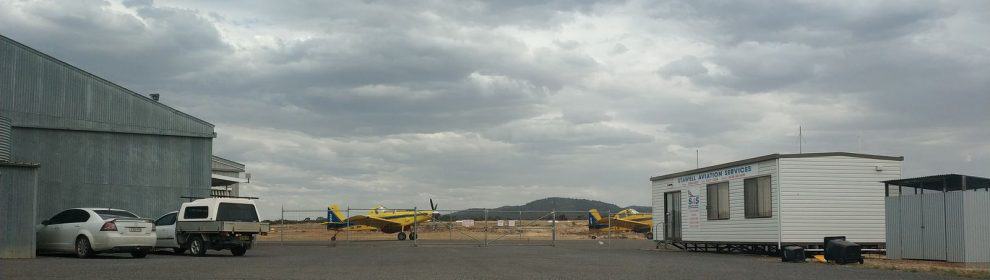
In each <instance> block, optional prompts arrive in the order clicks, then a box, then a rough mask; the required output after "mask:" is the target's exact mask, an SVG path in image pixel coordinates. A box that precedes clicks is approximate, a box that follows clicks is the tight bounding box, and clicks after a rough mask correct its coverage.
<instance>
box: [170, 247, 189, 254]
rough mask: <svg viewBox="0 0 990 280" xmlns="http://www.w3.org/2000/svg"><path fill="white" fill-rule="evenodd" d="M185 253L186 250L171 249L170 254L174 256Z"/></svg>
mask: <svg viewBox="0 0 990 280" xmlns="http://www.w3.org/2000/svg"><path fill="white" fill-rule="evenodd" d="M185 252H186V248H172V253H174V254H176V255H182V253H185Z"/></svg>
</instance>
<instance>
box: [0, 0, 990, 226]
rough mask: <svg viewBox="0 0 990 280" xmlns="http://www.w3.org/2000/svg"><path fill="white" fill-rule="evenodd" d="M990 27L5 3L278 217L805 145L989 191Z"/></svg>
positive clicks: (455, 7) (380, 5)
mask: <svg viewBox="0 0 990 280" xmlns="http://www.w3.org/2000/svg"><path fill="white" fill-rule="evenodd" d="M988 30H990V2H988V1H982V0H974V1H945V2H941V1H903V2H901V1H697V0H692V1H683V2H681V1H602V2H595V1H583V0H582V1H492V2H477V1H408V2H406V1H374V0H368V1H341V2H329V1H243V2H236V1H203V2H200V1H160V2H151V1H123V2H115V1H111V2H106V1H98V0H86V1H52V2H34V1H28V2H24V1H10V0H0V34H3V35H5V36H8V37H11V38H13V39H15V40H18V41H20V42H22V43H25V44H27V45H29V46H32V47H34V48H36V49H38V50H41V51H43V52H46V53H48V54H51V55H53V56H55V57H57V58H60V59H62V60H65V61H67V62H69V63H71V64H74V65H76V66H78V67H80V68H83V69H86V70H88V71H90V72H93V73H95V74H97V75H100V76H102V77H105V78H107V79H109V80H111V81H114V82H117V83H119V84H121V85H124V86H125V87H128V88H130V89H132V90H134V91H137V92H139V93H152V92H157V93H160V94H161V95H162V102H165V103H167V104H169V105H172V106H174V107H176V108H178V109H180V110H183V111H186V112H188V113H190V114H192V115H195V116H198V117H200V118H202V119H204V120H207V121H209V122H211V123H213V124H215V125H216V131H217V133H218V134H219V136H218V137H217V139H216V140H215V142H214V153H215V154H217V155H220V156H223V157H226V158H229V159H232V160H236V161H240V162H242V163H245V164H247V166H248V168H249V170H250V172H251V173H252V174H253V183H252V184H250V185H249V186H247V187H245V189H244V191H243V192H244V193H245V194H248V195H258V196H261V197H263V199H262V200H261V201H262V203H263V210H264V213H263V215H265V216H268V217H273V216H274V215H277V213H278V210H277V209H278V207H279V206H280V205H281V204H283V203H284V204H285V205H286V208H293V209H300V208H306V209H320V208H322V207H324V206H325V205H326V204H327V203H329V202H338V203H341V204H342V205H350V206H352V207H370V206H373V205H374V204H377V203H383V204H386V205H389V206H394V207H412V206H414V205H415V206H419V207H427V206H428V204H427V202H426V201H427V199H428V198H431V197H432V198H434V199H436V200H437V201H439V202H440V204H441V205H442V207H443V208H464V207H494V206H501V205H506V204H521V203H524V202H527V201H529V200H533V199H538V198H543V197H546V196H564V197H578V198H593V199H600V200H604V201H608V202H614V203H617V204H620V205H630V204H637V205H649V203H650V200H649V197H650V188H649V181H648V178H649V177H650V176H655V175H660V174H664V173H671V172H676V171H682V170H685V169H690V168H693V167H694V166H695V150H700V151H701V163H702V165H705V164H714V163H721V162H726V161H731V160H738V159H742V158H746V157H751V156H759V155H764V154H770V153H792V152H797V150H798V141H797V131H798V126H803V127H804V135H805V143H804V150H805V151H806V152H808V151H811V152H819V151H851V152H864V153H875V154H884V155H903V156H905V158H906V159H905V162H904V175H905V176H920V175H929V174H932V173H942V172H956V173H968V174H973V175H982V176H990V171H988V169H990V168H988V167H990V141H988V139H990V112H988V107H990V72H988V69H990V33H988ZM314 215H315V214H314Z"/></svg>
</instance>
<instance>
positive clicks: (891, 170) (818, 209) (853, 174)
mask: <svg viewBox="0 0 990 280" xmlns="http://www.w3.org/2000/svg"><path fill="white" fill-rule="evenodd" d="M877 166H880V171H877ZM780 177H781V182H780V183H781V185H782V186H783V188H782V191H783V193H782V195H783V196H782V197H781V201H782V202H783V208H782V209H781V210H782V212H783V214H782V215H783V216H784V219H783V221H784V222H783V225H782V232H783V233H782V235H783V236H784V242H822V238H824V237H825V236H838V235H841V236H846V238H847V239H848V240H850V241H853V242H884V241H885V234H884V233H885V232H886V229H885V226H884V225H885V224H884V196H885V195H884V188H883V183H881V182H882V181H887V180H894V179H900V178H901V162H900V161H892V160H879V159H869V158H856V157H847V156H832V157H808V158H781V159H780Z"/></svg>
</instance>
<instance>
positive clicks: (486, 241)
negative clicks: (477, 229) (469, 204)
mask: <svg viewBox="0 0 990 280" xmlns="http://www.w3.org/2000/svg"><path fill="white" fill-rule="evenodd" d="M484 223H485V247H488V208H485V221H484Z"/></svg>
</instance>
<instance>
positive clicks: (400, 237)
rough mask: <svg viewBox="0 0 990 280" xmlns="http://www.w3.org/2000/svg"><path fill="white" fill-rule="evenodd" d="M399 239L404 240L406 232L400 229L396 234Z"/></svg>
mask: <svg viewBox="0 0 990 280" xmlns="http://www.w3.org/2000/svg"><path fill="white" fill-rule="evenodd" d="M398 238H399V240H406V233H405V232H402V231H400V232H399V235H398Z"/></svg>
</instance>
